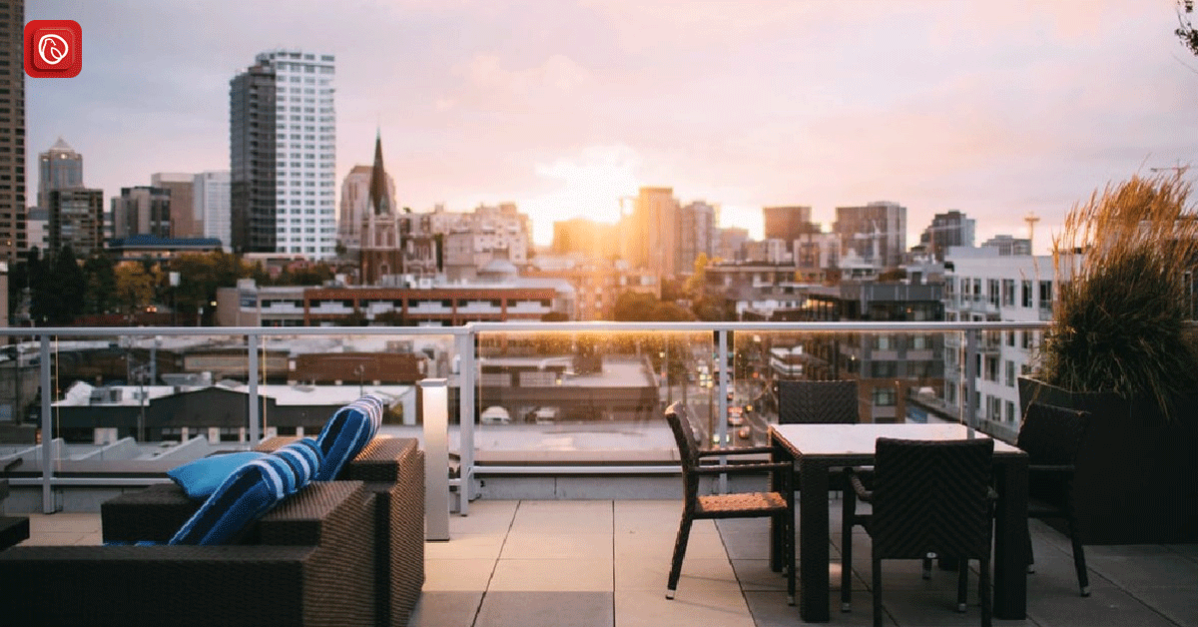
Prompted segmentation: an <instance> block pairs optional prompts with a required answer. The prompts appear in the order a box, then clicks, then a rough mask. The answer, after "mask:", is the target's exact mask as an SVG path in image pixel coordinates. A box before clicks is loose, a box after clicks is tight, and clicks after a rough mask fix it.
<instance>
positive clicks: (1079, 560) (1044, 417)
mask: <svg viewBox="0 0 1198 627" xmlns="http://www.w3.org/2000/svg"><path fill="white" fill-rule="evenodd" d="M1089 422H1090V414H1089V413H1087V412H1084V411H1073V410H1070V409H1065V408H1063V407H1053V406H1051V405H1043V404H1040V403H1032V404H1031V405H1029V406H1028V409H1027V413H1026V414H1025V415H1024V416H1023V424H1022V425H1020V428H1019V438H1018V440H1017V441H1016V443H1015V445H1016V446H1018V447H1019V448H1021V449H1023V450H1024V452H1026V453H1027V456H1028V477H1029V481H1030V484H1031V485H1030V486H1029V490H1028V491H1029V494H1030V495H1031V498H1029V500H1028V506H1027V515H1028V518H1041V519H1043V518H1063V519H1064V520H1065V524H1066V525H1067V529H1068V532H1069V539H1070V540H1071V541H1072V543H1073V567H1074V568H1075V569H1076V570H1077V586H1078V589H1079V590H1080V591H1081V595H1082V596H1084V597H1088V596H1090V578H1089V576H1088V575H1087V574H1086V553H1085V549H1083V548H1082V542H1081V537H1080V536H1079V535H1078V533H1077V517H1076V516H1075V515H1074V511H1073V474H1074V467H1073V463H1074V461H1075V460H1076V459H1077V451H1078V449H1079V448H1081V443H1082V438H1083V437H1085V433H1086V426H1087V425H1088V424H1089ZM1026 547H1027V556H1028V564H1029V571H1030V565H1031V563H1033V562H1034V559H1033V557H1032V542H1031V535H1030V533H1029V534H1028V536H1027V544H1026Z"/></svg>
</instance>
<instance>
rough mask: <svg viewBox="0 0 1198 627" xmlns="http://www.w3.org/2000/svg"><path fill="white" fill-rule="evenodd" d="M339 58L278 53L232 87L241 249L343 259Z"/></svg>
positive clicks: (265, 56)
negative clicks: (336, 88) (339, 241)
mask: <svg viewBox="0 0 1198 627" xmlns="http://www.w3.org/2000/svg"><path fill="white" fill-rule="evenodd" d="M334 61H335V58H334V56H333V55H330V54H314V53H311V52H305V51H302V50H282V49H280V50H273V51H268V52H263V53H261V54H259V55H258V56H257V57H256V58H255V64H254V65H253V66H252V67H250V68H248V69H247V70H246V71H245V72H243V73H241V74H238V75H237V76H236V77H234V78H233V80H232V81H230V83H229V85H230V89H229V105H230V124H229V131H230V169H231V211H232V215H233V226H232V231H233V233H232V235H233V245H234V248H235V249H237V250H239V251H244V252H271V253H290V254H302V255H305V256H306V257H308V258H310V259H329V258H331V257H333V256H334V255H335V254H336V238H337V211H336V210H337V207H336V181H335V180H334V178H335V171H336V165H337V160H336V143H337V116H336V109H335V107H334V97H333V77H334V74H335V65H334Z"/></svg>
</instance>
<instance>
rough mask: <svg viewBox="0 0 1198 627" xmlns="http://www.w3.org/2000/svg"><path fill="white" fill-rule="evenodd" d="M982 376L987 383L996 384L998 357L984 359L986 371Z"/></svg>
mask: <svg viewBox="0 0 1198 627" xmlns="http://www.w3.org/2000/svg"><path fill="white" fill-rule="evenodd" d="M983 374H984V375H985V377H986V380H987V381H993V382H995V383H997V382H998V357H992V356H987V357H986V370H985V372H984V373H983Z"/></svg>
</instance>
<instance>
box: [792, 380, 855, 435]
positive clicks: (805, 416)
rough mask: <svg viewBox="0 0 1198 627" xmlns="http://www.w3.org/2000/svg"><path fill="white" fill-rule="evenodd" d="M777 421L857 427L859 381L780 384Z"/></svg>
mask: <svg viewBox="0 0 1198 627" xmlns="http://www.w3.org/2000/svg"><path fill="white" fill-rule="evenodd" d="M778 422H780V423H782V424H799V423H803V424H811V423H830V424H856V423H857V422H859V419H858V416H857V382H856V381H855V380H845V381H779V382H778Z"/></svg>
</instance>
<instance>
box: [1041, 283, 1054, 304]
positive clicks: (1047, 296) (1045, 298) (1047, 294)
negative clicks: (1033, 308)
mask: <svg viewBox="0 0 1198 627" xmlns="http://www.w3.org/2000/svg"><path fill="white" fill-rule="evenodd" d="M1040 309H1044V310H1051V309H1052V281H1040Z"/></svg>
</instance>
